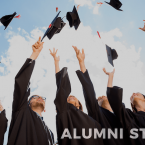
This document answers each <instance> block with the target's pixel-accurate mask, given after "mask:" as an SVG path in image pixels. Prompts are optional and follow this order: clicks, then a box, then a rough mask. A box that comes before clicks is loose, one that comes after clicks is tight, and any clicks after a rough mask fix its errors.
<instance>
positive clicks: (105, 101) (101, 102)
mask: <svg viewBox="0 0 145 145" xmlns="http://www.w3.org/2000/svg"><path fill="white" fill-rule="evenodd" d="M97 100H98V104H99V106H100V107H102V108H105V109H107V110H109V111H112V109H111V106H110V104H109V101H108V98H107V97H106V96H101V97H98V99H97Z"/></svg>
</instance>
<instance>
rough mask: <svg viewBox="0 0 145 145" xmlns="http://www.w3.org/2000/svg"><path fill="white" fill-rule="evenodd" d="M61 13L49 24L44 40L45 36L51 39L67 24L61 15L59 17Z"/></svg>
mask: <svg viewBox="0 0 145 145" xmlns="http://www.w3.org/2000/svg"><path fill="white" fill-rule="evenodd" d="M59 13H60V12H59ZM59 13H58V14H57V16H56V17H55V18H54V20H53V21H52V22H51V24H50V25H49V27H48V29H47V30H46V32H45V34H44V36H43V38H42V40H43V39H44V37H45V36H47V37H48V39H51V38H52V37H53V36H54V34H57V33H59V32H60V31H61V30H62V28H63V27H64V26H65V23H64V22H63V20H62V19H61V17H58V15H59ZM42 40H41V41H42Z"/></svg>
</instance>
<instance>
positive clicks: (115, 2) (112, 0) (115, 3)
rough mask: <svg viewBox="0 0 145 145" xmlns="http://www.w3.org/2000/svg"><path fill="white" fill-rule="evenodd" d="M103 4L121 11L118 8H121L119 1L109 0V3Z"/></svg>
mask: <svg viewBox="0 0 145 145" xmlns="http://www.w3.org/2000/svg"><path fill="white" fill-rule="evenodd" d="M105 3H107V4H109V5H111V6H112V7H113V8H115V9H116V10H119V11H122V10H121V9H120V7H121V6H122V3H121V2H120V1H119V0H110V3H108V2H106V1H105Z"/></svg>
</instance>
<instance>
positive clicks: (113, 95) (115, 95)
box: [107, 86, 145, 145]
mask: <svg viewBox="0 0 145 145" xmlns="http://www.w3.org/2000/svg"><path fill="white" fill-rule="evenodd" d="M107 97H108V100H109V102H110V105H111V107H112V109H113V111H114V113H115V115H116V116H117V117H118V118H119V120H120V123H121V124H122V126H123V128H124V129H125V130H126V133H127V139H128V140H129V144H131V145H145V139H143V137H142V135H143V133H142V132H141V131H139V130H140V129H141V128H145V112H141V111H140V112H137V113H133V112H132V111H131V110H130V109H127V108H125V106H124V105H123V104H122V99H123V89H122V88H120V87H117V86H114V87H113V88H109V87H108V88H107ZM133 128H135V129H137V130H138V131H137V134H138V135H139V136H138V138H136V139H132V138H131V137H130V135H132V134H131V129H133ZM133 136H134V135H133Z"/></svg>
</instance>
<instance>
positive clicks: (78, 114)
mask: <svg viewBox="0 0 145 145" xmlns="http://www.w3.org/2000/svg"><path fill="white" fill-rule="evenodd" d="M56 85H57V92H56V98H55V101H54V103H55V105H56V109H57V116H56V126H57V135H58V144H59V145H103V142H102V139H101V138H98V139H94V133H93V135H92V137H91V138H90V139H84V138H83V137H82V128H85V131H86V135H88V134H89V128H91V129H92V130H93V129H94V128H97V129H98V131H99V132H100V129H101V127H100V124H99V123H98V122H96V121H95V120H94V119H93V118H91V117H89V116H88V115H87V114H85V113H84V112H82V111H81V110H79V109H77V108H76V107H75V106H74V105H72V104H69V103H67V97H68V96H69V94H70V92H71V86H70V80H69V76H68V73H67V68H63V69H62V70H61V71H60V72H58V73H57V74H56ZM74 128H76V129H77V136H81V139H74V138H73V129H74ZM65 129H68V130H69V132H70V134H71V136H72V139H69V138H66V137H65V138H64V139H61V136H62V134H63V132H64V130H65Z"/></svg>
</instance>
